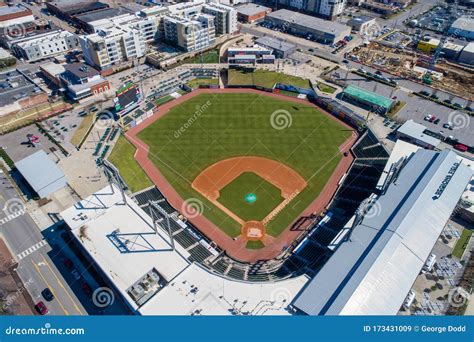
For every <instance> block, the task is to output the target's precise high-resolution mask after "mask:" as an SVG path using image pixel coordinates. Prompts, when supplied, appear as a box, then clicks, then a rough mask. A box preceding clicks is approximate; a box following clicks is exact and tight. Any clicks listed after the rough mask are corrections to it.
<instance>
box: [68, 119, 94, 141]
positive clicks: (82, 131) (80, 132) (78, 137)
mask: <svg viewBox="0 0 474 342" xmlns="http://www.w3.org/2000/svg"><path fill="white" fill-rule="evenodd" d="M94 119H95V115H93V114H89V115H87V116H86V117H84V119H83V120H82V121H81V124H80V125H79V127H78V128H77V129H76V131H75V132H74V135H73V136H72V138H71V144H73V145H74V146H76V147H78V146H79V144H80V143H81V141H82V140H83V139H84V138H85V136H86V134H87V133H88V132H89V129H90V128H91V126H92V125H93V124H94Z"/></svg>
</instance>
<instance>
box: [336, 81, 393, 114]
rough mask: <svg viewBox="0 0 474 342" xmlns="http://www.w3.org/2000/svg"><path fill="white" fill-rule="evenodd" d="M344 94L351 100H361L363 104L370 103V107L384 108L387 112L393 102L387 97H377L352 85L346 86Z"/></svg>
mask: <svg viewBox="0 0 474 342" xmlns="http://www.w3.org/2000/svg"><path fill="white" fill-rule="evenodd" d="M344 94H345V95H349V96H351V97H353V98H356V99H359V100H362V101H364V102H367V103H370V104H372V105H375V106H378V107H382V108H385V109H387V110H388V109H390V108H392V105H393V102H394V101H393V100H392V99H389V98H388V97H385V96H382V95H378V94H376V93H373V92H371V91H368V90H365V89H362V88H359V87H356V86H354V85H352V84H351V85H348V86H347V87H346V88H345V89H344Z"/></svg>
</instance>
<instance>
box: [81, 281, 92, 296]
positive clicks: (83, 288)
mask: <svg viewBox="0 0 474 342" xmlns="http://www.w3.org/2000/svg"><path fill="white" fill-rule="evenodd" d="M82 290H83V291H84V292H85V293H86V294H91V293H92V289H91V287H90V286H89V284H87V283H83V284H82Z"/></svg>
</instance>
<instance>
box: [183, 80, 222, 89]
mask: <svg viewBox="0 0 474 342" xmlns="http://www.w3.org/2000/svg"><path fill="white" fill-rule="evenodd" d="M201 84H202V85H218V84H219V80H218V79H217V78H195V79H194V80H191V81H189V82H188V86H189V87H190V88H192V89H195V88H198V87H199V86H200V85H201Z"/></svg>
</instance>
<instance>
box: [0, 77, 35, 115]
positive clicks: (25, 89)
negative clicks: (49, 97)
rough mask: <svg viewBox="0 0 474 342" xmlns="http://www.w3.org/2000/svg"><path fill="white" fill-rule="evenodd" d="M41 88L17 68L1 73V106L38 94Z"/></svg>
mask: <svg viewBox="0 0 474 342" xmlns="http://www.w3.org/2000/svg"><path fill="white" fill-rule="evenodd" d="M41 92H42V90H41V89H40V88H38V87H37V86H36V85H34V84H33V83H32V82H30V81H29V80H28V79H27V78H26V77H25V76H23V75H22V74H21V73H19V72H18V71H17V70H10V71H6V72H3V73H0V93H1V94H2V96H0V107H3V106H6V105H9V104H12V103H14V102H16V101H18V100H21V99H24V98H27V97H29V96H34V95H38V94H40V93H41Z"/></svg>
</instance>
